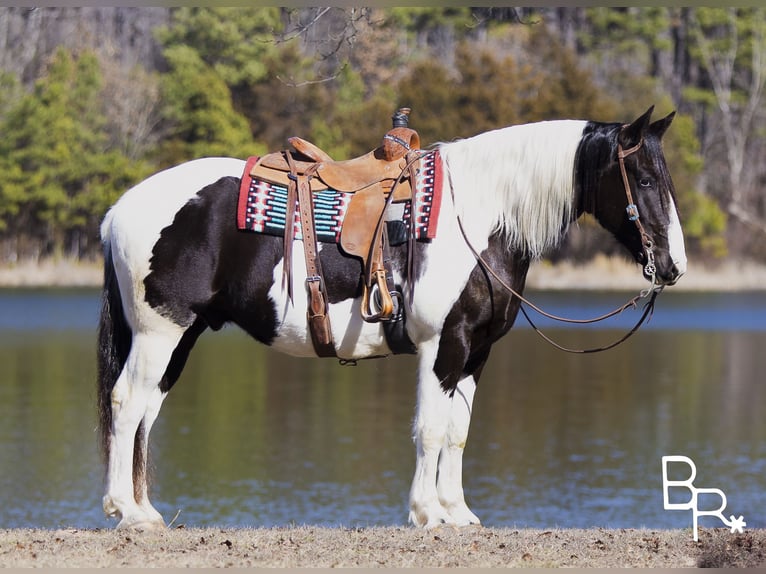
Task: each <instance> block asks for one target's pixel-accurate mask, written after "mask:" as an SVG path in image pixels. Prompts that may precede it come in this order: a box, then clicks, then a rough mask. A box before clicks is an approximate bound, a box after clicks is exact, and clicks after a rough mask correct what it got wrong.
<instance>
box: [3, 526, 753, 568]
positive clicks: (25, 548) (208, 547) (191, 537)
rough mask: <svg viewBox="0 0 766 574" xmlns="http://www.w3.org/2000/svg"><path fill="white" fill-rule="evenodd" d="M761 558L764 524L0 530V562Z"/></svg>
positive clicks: (480, 563) (493, 563)
mask: <svg viewBox="0 0 766 574" xmlns="http://www.w3.org/2000/svg"><path fill="white" fill-rule="evenodd" d="M758 566H760V567H764V566H766V529H756V530H748V529H745V531H744V532H743V533H742V534H737V533H734V534H732V533H730V532H729V530H728V529H725V528H721V529H707V528H700V534H699V542H694V541H693V539H692V531H691V528H689V529H684V530H643V529H624V530H613V529H588V530H577V529H565V530H531V529H521V530H516V529H512V528H483V527H468V528H462V529H456V528H451V527H443V528H439V529H436V530H428V531H425V530H420V529H415V528H410V527H380V528H379V527H375V528H354V529H345V528H317V527H311V526H302V527H290V528H272V529H217V528H184V527H182V526H179V527H174V528H171V529H167V530H164V531H153V532H140V531H117V530H76V529H65V530H23V529H21V530H19V529H13V530H0V567H16V568H19V567H44V568H62V567H95V568H105V567H111V568H115V567H133V568H139V567H140V568H143V567H160V568H183V567H194V568H199V567H206V568H211V567H212V568H216V567H239V568H243V567H292V568H295V567H299V568H300V567H322V568H329V567H365V568H370V567H373V568H374V567H386V568H393V567H396V568H405V567H523V568H534V567H546V568H557V567H578V568H594V567H608V568H620V567H659V568H674V567H714V568H733V567H751V568H753V567H758Z"/></svg>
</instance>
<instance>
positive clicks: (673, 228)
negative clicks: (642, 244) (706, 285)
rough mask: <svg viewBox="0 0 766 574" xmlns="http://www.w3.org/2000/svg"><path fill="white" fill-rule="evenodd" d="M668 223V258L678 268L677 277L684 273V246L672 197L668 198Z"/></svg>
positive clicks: (682, 234)
mask: <svg viewBox="0 0 766 574" xmlns="http://www.w3.org/2000/svg"><path fill="white" fill-rule="evenodd" d="M668 211H669V213H670V223H669V224H668V249H669V251H670V258H671V259H672V260H673V263H674V264H675V266H676V268H677V269H678V277H681V275H683V274H684V273H686V247H685V245H684V233H683V230H682V229H681V222H680V221H679V219H678V211H677V210H676V204H675V202H674V201H673V198H672V197H671V198H670V206H669V207H668Z"/></svg>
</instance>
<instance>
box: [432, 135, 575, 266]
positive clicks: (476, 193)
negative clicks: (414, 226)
mask: <svg viewBox="0 0 766 574" xmlns="http://www.w3.org/2000/svg"><path fill="white" fill-rule="evenodd" d="M585 124H586V122H585V121H576V120H557V121H549V122H540V123H534V124H526V125H520V126H511V127H507V128H502V129H498V130H494V131H490V132H486V133H483V134H479V135H477V136H474V137H472V138H468V139H464V140H458V141H455V142H451V143H446V144H442V145H441V146H440V147H439V152H440V153H441V155H442V158H443V159H444V162H445V168H446V169H447V170H448V173H449V174H450V177H451V181H452V185H453V186H454V195H455V209H456V210H457V213H458V214H459V215H460V217H461V218H462V220H463V222H464V225H465V226H466V228H467V230H468V229H470V230H471V234H473V233H480V232H481V233H483V232H484V231H486V233H487V235H489V234H491V233H492V232H493V231H496V230H500V231H503V232H504V233H505V234H506V238H507V240H508V243H509V247H512V248H515V249H520V250H523V251H524V252H525V253H527V254H528V255H530V256H532V257H539V256H540V255H542V253H543V252H544V251H545V250H546V249H548V248H549V247H552V246H554V245H556V243H557V242H558V241H559V239H560V238H561V236H562V235H563V232H564V231H565V230H566V228H567V225H568V223H569V222H570V220H571V219H572V213H573V201H574V168H575V155H576V153H577V147H578V144H579V143H580V139H581V137H582V132H583V128H584V127H585ZM449 185H450V184H449V179H447V173H445V193H449ZM477 239H478V237H477Z"/></svg>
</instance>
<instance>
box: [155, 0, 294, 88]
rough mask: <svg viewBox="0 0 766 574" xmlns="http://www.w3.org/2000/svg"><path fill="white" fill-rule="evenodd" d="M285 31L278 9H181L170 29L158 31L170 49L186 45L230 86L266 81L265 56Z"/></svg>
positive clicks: (159, 36) (177, 10) (174, 13)
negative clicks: (278, 35)
mask: <svg viewBox="0 0 766 574" xmlns="http://www.w3.org/2000/svg"><path fill="white" fill-rule="evenodd" d="M281 30H282V21H281V19H280V11H279V8H275V7H269V8H231V7H227V8H221V7H219V8H208V7H205V8H203V7H193V8H188V7H185V8H178V9H176V10H174V11H173V22H172V24H171V26H169V27H166V28H164V29H162V30H160V31H159V32H158V38H159V40H160V41H161V42H162V44H163V46H165V48H167V49H172V48H174V47H179V46H185V47H187V48H189V49H191V50H194V51H195V52H196V53H197V54H198V56H199V58H200V59H201V60H202V61H203V62H204V63H205V64H207V66H209V67H210V68H212V69H213V70H214V71H215V72H216V74H217V75H218V76H219V77H220V78H221V79H222V80H223V81H224V82H225V83H226V85H228V86H239V85H249V84H252V83H254V82H257V81H259V80H261V79H263V78H264V77H265V76H266V73H267V69H266V66H265V64H264V61H263V59H264V57H265V56H266V55H267V54H268V53H269V52H271V51H273V50H274V49H275V46H276V42H275V38H276V35H277V34H278V33H279V32H281Z"/></svg>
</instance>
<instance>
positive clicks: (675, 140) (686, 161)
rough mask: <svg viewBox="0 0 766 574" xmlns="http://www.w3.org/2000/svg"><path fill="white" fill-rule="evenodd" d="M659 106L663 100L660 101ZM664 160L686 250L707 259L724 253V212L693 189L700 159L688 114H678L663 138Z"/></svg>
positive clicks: (697, 142)
mask: <svg viewBox="0 0 766 574" xmlns="http://www.w3.org/2000/svg"><path fill="white" fill-rule="evenodd" d="M660 107H661V108H665V107H667V102H665V103H664V104H663V103H662V102H661V103H660ZM663 148H664V151H665V159H666V160H667V163H668V168H669V169H670V172H671V174H672V176H673V183H674V186H675V188H676V199H677V201H678V210H679V212H680V214H681V224H682V226H683V229H684V238H685V240H686V243H687V248H688V250H689V251H690V252H692V253H696V254H700V255H702V256H704V257H709V258H714V259H715V258H720V257H723V256H725V255H726V253H727V244H726V223H727V218H726V214H725V213H724V212H723V211H722V210H721V208H720V207H719V205H718V203H717V202H716V201H715V200H714V199H712V198H711V197H709V196H707V195H703V194H702V193H700V192H699V191H698V190H697V189H696V181H697V178H698V177H699V174H700V173H701V172H702V168H703V160H702V157H701V156H700V143H699V140H698V139H697V136H696V126H695V124H694V121H693V120H692V118H691V117H690V116H688V115H684V114H678V115H676V117H675V118H674V120H673V124H672V125H671V127H670V129H669V130H668V131H667V133H666V134H665V138H664V140H663Z"/></svg>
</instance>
